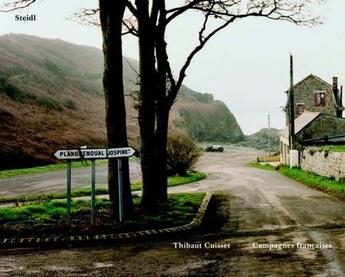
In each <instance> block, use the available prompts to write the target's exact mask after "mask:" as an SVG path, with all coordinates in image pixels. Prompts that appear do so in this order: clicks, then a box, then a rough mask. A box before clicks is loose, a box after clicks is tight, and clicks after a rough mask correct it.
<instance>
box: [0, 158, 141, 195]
mask: <svg viewBox="0 0 345 277" xmlns="http://www.w3.org/2000/svg"><path fill="white" fill-rule="evenodd" d="M129 164H130V169H131V176H130V178H131V180H132V181H138V180H139V179H140V176H141V173H140V165H139V161H138V159H130V162H129ZM107 176H108V166H107V165H97V166H96V182H97V184H98V185H105V184H107ZM90 184H91V163H90V162H89V166H88V167H82V168H73V169H72V189H75V188H80V187H86V186H90ZM63 191H66V170H58V171H52V172H47V173H42V174H33V175H23V176H18V177H12V178H8V179H0V197H1V196H15V195H23V194H36V193H53V192H63Z"/></svg>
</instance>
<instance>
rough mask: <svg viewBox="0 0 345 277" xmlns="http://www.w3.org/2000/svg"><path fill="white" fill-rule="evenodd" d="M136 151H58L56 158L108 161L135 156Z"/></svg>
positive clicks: (127, 149) (130, 149)
mask: <svg viewBox="0 0 345 277" xmlns="http://www.w3.org/2000/svg"><path fill="white" fill-rule="evenodd" d="M134 153H135V150H134V149H133V148H132V147H122V148H103V149H80V150H78V149H72V150H58V151H56V152H55V154H54V156H55V157H56V158H57V159H59V160H80V159H87V160H93V159H108V158H123V157H130V156H133V155H134Z"/></svg>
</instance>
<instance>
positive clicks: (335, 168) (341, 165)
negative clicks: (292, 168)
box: [301, 148, 345, 181]
mask: <svg viewBox="0 0 345 277" xmlns="http://www.w3.org/2000/svg"><path fill="white" fill-rule="evenodd" d="M301 168H302V169H303V170H305V171H309V172H313V173H315V174H318V175H321V176H326V177H329V178H335V179H336V180H338V181H339V180H342V181H345V152H328V151H322V150H318V149H315V148H306V149H305V150H304V151H303V152H302V155H301Z"/></svg>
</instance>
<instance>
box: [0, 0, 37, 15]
mask: <svg viewBox="0 0 345 277" xmlns="http://www.w3.org/2000/svg"><path fill="white" fill-rule="evenodd" d="M35 2H36V0H12V1H8V2H5V3H3V4H2V5H1V6H2V7H3V9H2V8H1V9H0V12H12V11H15V10H19V9H24V8H27V7H29V6H31V5H32V4H34V3H35Z"/></svg>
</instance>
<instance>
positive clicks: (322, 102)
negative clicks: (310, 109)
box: [314, 91, 326, 107]
mask: <svg viewBox="0 0 345 277" xmlns="http://www.w3.org/2000/svg"><path fill="white" fill-rule="evenodd" d="M314 97H315V106H317V107H320V106H321V107H324V106H326V93H325V92H324V91H317V92H315V94H314Z"/></svg>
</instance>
